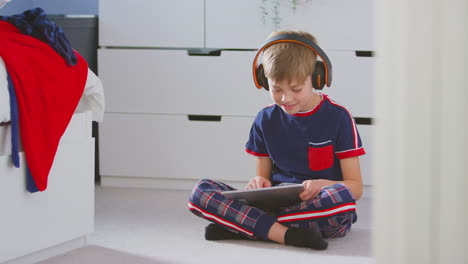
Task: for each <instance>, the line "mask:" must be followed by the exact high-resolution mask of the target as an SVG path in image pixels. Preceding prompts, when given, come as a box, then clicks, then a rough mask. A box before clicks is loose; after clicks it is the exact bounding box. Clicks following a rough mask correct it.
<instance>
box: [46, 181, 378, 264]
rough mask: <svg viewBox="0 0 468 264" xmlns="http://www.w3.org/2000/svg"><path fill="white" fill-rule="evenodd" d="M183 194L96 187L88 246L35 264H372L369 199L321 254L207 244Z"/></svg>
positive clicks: (238, 244) (251, 245) (253, 244)
mask: <svg viewBox="0 0 468 264" xmlns="http://www.w3.org/2000/svg"><path fill="white" fill-rule="evenodd" d="M188 195H189V191H168V190H151V189H130V188H109V187H97V188H96V218H95V219H96V220H95V232H94V233H92V234H90V235H89V236H88V237H87V244H88V247H86V248H82V249H78V250H75V251H72V252H70V253H68V254H65V255H63V256H57V257H55V258H52V259H49V260H46V261H44V262H42V263H41V264H58V263H60V264H70V263H80V264H81V263H103V264H105V263H168V264H171V263H224V264H225V263H243V264H244V263H281V262H290V263H293V262H299V261H301V262H302V261H307V262H310V263H319V261H325V262H326V263H327V264H334V263H346V264H354V263H355V264H366V263H374V259H373V258H372V256H371V243H370V241H371V228H370V219H371V217H370V216H371V214H370V209H371V201H370V200H369V199H366V198H364V199H362V200H361V201H359V202H358V217H359V219H358V222H357V223H356V224H355V225H354V226H353V228H352V230H351V232H350V233H349V234H348V235H347V236H346V237H343V238H337V239H329V240H328V243H329V247H328V249H327V250H325V251H316V250H311V249H304V248H295V247H288V246H282V245H278V244H275V243H272V242H260V241H222V242H212V241H206V240H205V239H204V238H203V233H204V227H205V226H206V225H207V222H206V221H205V220H203V219H201V218H198V217H195V216H194V215H192V214H191V213H190V212H189V210H188V208H187V198H188Z"/></svg>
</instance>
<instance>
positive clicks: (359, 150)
mask: <svg viewBox="0 0 468 264" xmlns="http://www.w3.org/2000/svg"><path fill="white" fill-rule="evenodd" d="M321 95H322V98H323V99H322V101H321V102H320V103H319V104H318V105H317V106H315V107H314V109H312V110H310V111H308V112H303V113H297V114H294V115H290V114H287V113H285V112H284V111H283V110H282V109H281V107H280V106H278V105H276V104H274V105H270V106H268V107H265V108H264V109H262V110H261V111H260V112H259V113H258V114H257V117H256V118H255V121H254V123H253V125H252V128H251V130H250V136H249V140H248V142H247V144H246V151H247V152H248V153H250V154H252V155H254V156H257V157H269V158H271V160H272V161H273V170H272V178H271V179H272V182H273V184H279V183H282V182H294V183H301V182H302V181H304V180H308V179H328V180H333V181H341V180H343V176H342V173H341V166H340V161H339V160H340V159H345V158H350V157H355V156H360V155H364V154H365V151H364V148H363V147H362V142H361V138H360V137H359V133H358V130H357V127H356V124H355V122H354V118H353V116H352V115H351V113H350V112H349V111H348V110H347V109H346V108H344V107H343V106H341V105H339V104H337V103H336V102H334V101H332V100H331V99H330V98H329V97H328V96H327V95H325V94H321Z"/></svg>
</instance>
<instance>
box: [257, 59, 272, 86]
mask: <svg viewBox="0 0 468 264" xmlns="http://www.w3.org/2000/svg"><path fill="white" fill-rule="evenodd" d="M255 75H256V77H257V82H258V84H260V86H262V87H263V88H264V89H265V90H267V91H268V90H269V89H270V88H269V87H268V79H267V77H266V76H265V72H264V70H263V64H261V63H260V65H258V67H257V70H256V71H255Z"/></svg>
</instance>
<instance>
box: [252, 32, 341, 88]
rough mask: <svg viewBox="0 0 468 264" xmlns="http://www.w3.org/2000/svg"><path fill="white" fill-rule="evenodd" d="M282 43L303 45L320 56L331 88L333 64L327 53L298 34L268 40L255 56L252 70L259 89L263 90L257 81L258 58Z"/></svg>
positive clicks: (326, 81) (327, 83) (278, 36)
mask: <svg viewBox="0 0 468 264" xmlns="http://www.w3.org/2000/svg"><path fill="white" fill-rule="evenodd" d="M280 42H292V43H297V44H301V45H302V46H304V47H307V48H309V49H310V50H312V51H313V52H314V53H315V54H316V55H317V56H319V57H320V59H321V60H322V62H323V63H324V65H325V84H326V85H327V86H328V87H330V85H331V82H332V64H331V62H330V59H329V58H328V56H327V54H325V52H324V51H323V50H322V49H321V48H320V47H319V46H318V45H317V43H315V42H314V41H312V40H310V39H308V38H306V37H302V36H300V35H297V34H280V35H277V36H274V37H271V38H269V39H267V40H266V41H265V43H264V44H263V45H262V46H261V47H260V48H259V49H258V50H257V54H256V55H255V58H254V61H253V67H252V69H253V77H254V82H255V86H256V87H257V88H258V89H261V88H262V86H261V85H260V84H259V81H258V79H257V74H256V73H257V69H258V67H257V59H258V56H260V54H261V53H262V52H263V51H264V50H265V49H266V48H268V47H269V46H271V45H274V44H276V43H280Z"/></svg>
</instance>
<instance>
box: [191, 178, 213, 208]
mask: <svg viewBox="0 0 468 264" xmlns="http://www.w3.org/2000/svg"><path fill="white" fill-rule="evenodd" d="M217 189H218V188H216V184H215V182H214V181H213V180H210V179H201V180H199V181H198V182H197V183H196V184H195V186H194V187H193V189H192V192H191V194H190V196H189V201H190V202H192V203H196V202H197V201H199V200H200V197H201V196H203V194H206V193H211V192H213V191H218V190H217Z"/></svg>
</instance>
